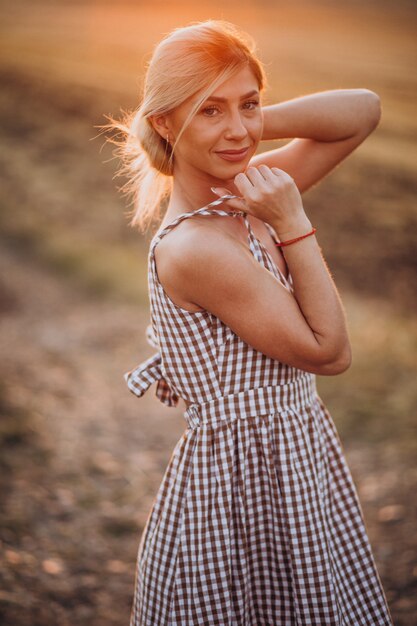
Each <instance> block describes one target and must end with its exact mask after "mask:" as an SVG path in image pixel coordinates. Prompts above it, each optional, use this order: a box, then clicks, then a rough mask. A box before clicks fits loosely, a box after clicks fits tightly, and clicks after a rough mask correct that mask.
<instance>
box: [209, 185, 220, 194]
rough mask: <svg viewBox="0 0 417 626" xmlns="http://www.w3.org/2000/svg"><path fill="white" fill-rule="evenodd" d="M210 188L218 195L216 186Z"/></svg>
mask: <svg viewBox="0 0 417 626" xmlns="http://www.w3.org/2000/svg"><path fill="white" fill-rule="evenodd" d="M210 189H211V190H212V192H213V193H216V194H217V195H219V192H218V188H217V187H210Z"/></svg>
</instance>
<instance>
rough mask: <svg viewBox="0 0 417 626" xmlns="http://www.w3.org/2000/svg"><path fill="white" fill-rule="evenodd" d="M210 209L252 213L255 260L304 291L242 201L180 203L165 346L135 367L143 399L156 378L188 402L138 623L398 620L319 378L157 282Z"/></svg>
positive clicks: (160, 502) (165, 484) (154, 524)
mask: <svg viewBox="0 0 417 626" xmlns="http://www.w3.org/2000/svg"><path fill="white" fill-rule="evenodd" d="M218 203H219V201H216V204H218ZM212 204H213V203H212ZM210 207H211V208H210ZM212 214H217V215H223V216H236V215H240V216H242V217H243V220H244V222H245V224H246V227H247V229H248V242H249V247H250V249H251V251H252V253H253V254H254V256H255V258H256V259H257V260H258V261H259V263H260V264H261V265H263V266H264V267H265V269H266V270H268V271H270V272H272V274H273V275H274V276H275V277H276V279H277V280H278V281H280V282H281V283H282V284H283V285H284V286H285V287H286V288H287V289H289V290H290V291H293V286H292V280H291V276H288V279H286V278H285V276H284V275H283V274H282V273H281V272H280V270H279V268H278V267H277V266H276V264H275V263H274V262H273V260H272V258H271V256H270V254H269V253H268V251H267V250H266V248H265V247H264V246H263V245H262V244H261V242H259V241H258V240H257V239H256V237H255V236H254V233H253V232H252V229H251V227H250V223H249V220H248V219H247V216H246V213H244V212H242V211H241V212H233V211H225V210H223V209H214V208H213V207H212V205H208V206H207V207H203V208H202V209H198V210H197V211H193V212H191V213H183V214H181V215H180V216H178V217H177V219H176V220H174V222H172V223H171V224H169V225H168V226H166V228H164V229H163V230H162V231H161V232H160V233H159V234H158V235H157V236H155V237H154V238H153V240H152V241H151V246H150V252H149V257H148V261H149V290H150V303H151V324H150V326H148V328H147V337H148V341H149V342H150V343H151V344H152V345H153V346H154V347H157V348H158V351H157V352H156V354H155V355H153V356H152V357H150V358H149V359H147V360H146V361H144V362H143V363H142V364H141V365H139V366H138V367H137V368H136V369H134V370H132V371H131V372H127V373H126V374H125V378H126V381H127V382H128V385H129V389H130V390H131V391H132V392H133V393H135V394H136V395H137V396H139V397H140V396H142V395H143V393H145V391H146V390H147V389H148V388H149V386H150V384H152V382H155V381H157V383H158V384H159V385H162V387H161V390H160V393H158V392H157V396H158V398H159V399H160V400H161V401H163V402H165V403H166V404H168V405H169V406H175V404H176V402H177V401H178V398H179V397H182V398H185V399H187V400H189V401H190V402H191V405H190V406H189V407H188V409H187V410H186V411H185V413H184V417H185V419H186V422H187V428H186V430H185V432H184V434H183V435H182V437H181V438H180V440H179V441H178V442H177V444H176V446H175V448H174V450H173V452H172V455H171V458H170V461H169V463H168V466H167V468H166V471H165V474H164V476H163V479H162V482H161V485H160V487H159V490H158V492H157V494H156V496H155V499H154V502H153V505H152V508H151V511H150V513H149V516H148V519H147V522H146V525H145V528H144V530H143V533H142V537H141V540H140V544H139V550H138V557H137V569H136V575H135V587H134V599H133V605H132V611H131V620H130V626H157V625H158V626H174V625H175V626H191V625H197V624H202V625H215V624H216V625H219V626H220V625H221V626H226V625H227V626H262V625H264V626H272V625H274V626H276V625H283V626H284V625H285V626H293V625H300V626H301V625H302V626H307V625H317V626H332V625H337V626H347V625H349V626H362V625H363V626H365V625H367V626H376V625H381V626H382V625H391V626H392V619H391V616H390V612H389V608H388V605H387V601H386V597H385V594H384V591H383V588H382V585H381V581H380V578H379V575H378V572H377V569H376V565H375V561H374V558H373V555H372V550H371V546H370V543H369V539H368V536H367V532H366V528H365V523H364V518H363V513H362V510H361V506H360V503H359V500H358V496H357V492H356V488H355V485H354V482H353V479H352V476H351V473H350V470H349V468H348V466H347V463H346V460H345V456H344V452H343V448H342V444H341V441H340V439H339V436H338V433H337V431H336V427H335V425H334V423H333V420H332V417H331V416H330V414H329V412H328V410H327V408H326V407H325V406H324V404H323V402H322V400H321V398H320V397H319V395H318V394H317V390H316V385H315V376H314V375H313V374H310V373H308V372H304V371H302V370H299V369H296V368H293V367H290V366H288V365H286V364H284V363H280V362H278V361H276V360H273V359H270V358H269V357H266V356H265V355H264V354H262V353H260V352H257V351H256V350H254V349H252V348H251V347H250V346H249V345H248V344H246V343H245V342H244V341H243V340H242V339H240V338H239V337H238V336H237V335H236V334H235V333H234V332H233V331H232V330H231V329H230V328H229V327H227V326H226V325H225V324H223V323H222V322H221V321H220V320H219V319H218V318H216V317H215V316H213V315H212V314H210V313H209V312H208V311H196V312H191V311H186V310H185V309H182V308H181V307H179V306H178V305H176V304H174V303H173V302H172V300H171V299H170V298H169V297H168V295H167V294H166V293H165V291H164V289H163V287H162V285H161V283H160V282H159V281H158V275H157V271H156V264H155V259H154V254H153V253H154V249H155V246H156V245H157V243H158V242H159V241H160V240H161V238H162V237H164V236H166V234H167V233H169V232H170V230H171V229H172V228H174V227H175V226H176V225H177V224H179V223H180V222H181V221H183V220H184V219H187V218H190V217H192V216H193V215H212ZM268 228H269V230H270V232H271V235H272V236H274V237H276V234H275V233H274V231H273V229H272V228H271V227H270V226H269V225H268ZM277 314H279V313H278V312H277Z"/></svg>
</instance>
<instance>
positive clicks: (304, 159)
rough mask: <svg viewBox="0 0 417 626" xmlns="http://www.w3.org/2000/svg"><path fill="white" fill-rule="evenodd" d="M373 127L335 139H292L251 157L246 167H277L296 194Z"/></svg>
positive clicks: (318, 177) (362, 139)
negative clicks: (285, 174) (290, 181)
mask: <svg viewBox="0 0 417 626" xmlns="http://www.w3.org/2000/svg"><path fill="white" fill-rule="evenodd" d="M372 128H373V126H372V125H370V127H369V128H368V127H364V128H363V130H361V131H358V132H357V133H355V134H354V135H352V136H350V137H347V138H345V139H340V140H338V141H317V140H315V139H310V138H298V137H297V138H295V139H293V140H292V141H290V142H289V143H287V144H286V145H285V146H282V147H281V148H276V149H275V150H269V151H267V152H263V153H261V154H256V155H255V156H253V157H252V158H251V160H250V162H249V165H248V167H258V166H259V165H261V164H262V163H264V164H265V165H268V166H269V167H270V168H272V167H278V168H279V169H282V170H284V171H285V172H287V174H289V175H290V176H291V177H292V178H293V179H294V182H295V184H296V185H297V188H298V190H299V192H300V193H302V192H304V191H306V190H307V189H309V188H310V187H312V186H313V185H315V184H316V183H318V182H319V181H320V180H321V179H322V178H324V177H325V176H326V175H327V174H329V172H331V171H332V170H333V169H334V168H335V167H336V166H337V165H338V164H339V163H340V162H341V161H342V160H343V159H345V158H346V157H347V156H348V155H349V154H350V153H351V152H353V150H355V148H357V147H358V146H359V145H360V144H361V143H362V142H363V141H364V140H365V138H366V137H367V136H368V135H369V133H370V132H371V130H372Z"/></svg>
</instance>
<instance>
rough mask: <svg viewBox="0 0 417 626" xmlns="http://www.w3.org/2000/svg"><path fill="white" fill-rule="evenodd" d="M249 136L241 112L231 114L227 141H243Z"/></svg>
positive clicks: (226, 134)
mask: <svg viewBox="0 0 417 626" xmlns="http://www.w3.org/2000/svg"><path fill="white" fill-rule="evenodd" d="M247 134H248V130H247V128H246V126H245V124H244V120H243V119H242V116H241V114H240V113H239V112H236V113H231V114H230V116H229V117H228V123H227V129H226V132H225V139H235V140H242V139H243V138H244V137H246V136H247Z"/></svg>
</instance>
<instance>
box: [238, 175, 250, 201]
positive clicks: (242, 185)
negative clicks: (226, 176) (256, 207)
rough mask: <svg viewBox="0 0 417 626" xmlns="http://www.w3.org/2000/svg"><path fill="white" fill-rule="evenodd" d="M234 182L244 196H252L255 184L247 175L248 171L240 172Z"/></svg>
mask: <svg viewBox="0 0 417 626" xmlns="http://www.w3.org/2000/svg"><path fill="white" fill-rule="evenodd" d="M234 183H235V185H236V187H237V188H238V189H239V191H240V193H241V195H242V196H244V197H245V196H250V195H251V193H252V191H253V184H252V183H251V181H250V180H249V178H248V177H247V176H246V173H243V172H239V174H236V176H235V178H234Z"/></svg>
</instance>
